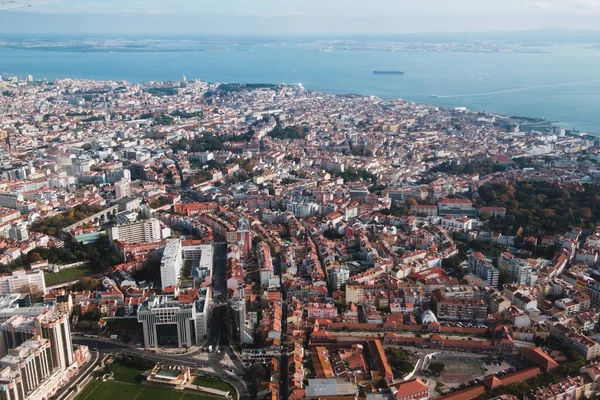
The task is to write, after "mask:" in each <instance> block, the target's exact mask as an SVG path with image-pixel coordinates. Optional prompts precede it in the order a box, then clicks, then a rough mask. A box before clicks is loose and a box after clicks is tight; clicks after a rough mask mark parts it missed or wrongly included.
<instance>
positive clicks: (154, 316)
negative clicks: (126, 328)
mask: <svg viewBox="0 0 600 400" xmlns="http://www.w3.org/2000/svg"><path fill="white" fill-rule="evenodd" d="M209 298H210V290H209V289H207V288H205V289H202V290H201V292H200V293H199V296H198V298H197V299H196V300H192V301H191V302H187V301H186V302H182V301H179V300H178V299H177V297H175V296H152V297H150V298H148V300H146V301H144V302H143V303H142V304H141V305H140V306H139V308H138V313H137V318H138V322H140V323H141V324H142V329H143V331H144V347H147V348H148V347H159V346H176V347H190V346H193V345H195V344H197V343H198V340H200V339H202V338H203V337H204V335H206V334H207V333H208V327H207V322H208V313H209V310H210V308H209V301H208V299H209Z"/></svg>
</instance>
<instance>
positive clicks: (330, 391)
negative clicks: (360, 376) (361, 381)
mask: <svg viewBox="0 0 600 400" xmlns="http://www.w3.org/2000/svg"><path fill="white" fill-rule="evenodd" d="M305 389H306V392H305V395H306V398H307V399H320V398H326V397H330V396H340V397H341V396H357V395H358V387H357V386H356V383H353V382H351V381H350V380H349V379H341V378H329V379H309V380H308V386H306V388H305ZM352 398H354V397H352Z"/></svg>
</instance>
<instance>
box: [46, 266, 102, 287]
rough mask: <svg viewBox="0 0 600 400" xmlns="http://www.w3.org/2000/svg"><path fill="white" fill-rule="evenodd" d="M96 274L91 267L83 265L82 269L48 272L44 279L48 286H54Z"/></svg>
mask: <svg viewBox="0 0 600 400" xmlns="http://www.w3.org/2000/svg"><path fill="white" fill-rule="evenodd" d="M94 274H95V272H94V270H93V269H92V267H91V266H90V265H82V266H81V267H75V268H70V269H65V270H63V271H60V272H46V273H44V279H45V280H46V286H54V285H58V284H61V283H65V282H71V281H76V280H78V279H81V278H83V277H85V276H89V275H94Z"/></svg>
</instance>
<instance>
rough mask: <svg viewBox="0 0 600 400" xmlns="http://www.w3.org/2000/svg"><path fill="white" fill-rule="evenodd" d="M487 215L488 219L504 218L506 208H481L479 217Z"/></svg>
mask: <svg viewBox="0 0 600 400" xmlns="http://www.w3.org/2000/svg"><path fill="white" fill-rule="evenodd" d="M482 214H483V215H485V214H487V215H488V216H490V217H498V218H504V217H505V216H506V208H504V207H481V208H480V209H479V215H480V216H481V215H482Z"/></svg>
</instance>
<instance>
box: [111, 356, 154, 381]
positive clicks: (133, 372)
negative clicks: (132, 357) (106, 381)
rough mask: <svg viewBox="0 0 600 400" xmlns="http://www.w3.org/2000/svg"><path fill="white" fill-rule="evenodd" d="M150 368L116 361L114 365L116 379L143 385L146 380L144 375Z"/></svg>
mask: <svg viewBox="0 0 600 400" xmlns="http://www.w3.org/2000/svg"><path fill="white" fill-rule="evenodd" d="M147 369H148V368H144V367H140V366H137V365H134V364H130V363H125V362H122V361H115V362H114V363H113V371H114V376H113V377H114V379H115V380H116V381H119V382H125V383H141V382H142V381H143V380H144V377H143V375H142V373H143V372H144V371H146V370H147Z"/></svg>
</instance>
